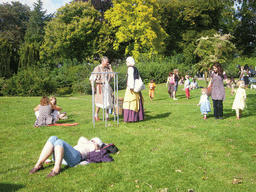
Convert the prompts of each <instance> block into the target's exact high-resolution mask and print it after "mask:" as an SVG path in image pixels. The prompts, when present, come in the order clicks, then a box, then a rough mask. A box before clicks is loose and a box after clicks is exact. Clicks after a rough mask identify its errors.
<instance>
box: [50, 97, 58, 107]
mask: <svg viewBox="0 0 256 192" xmlns="http://www.w3.org/2000/svg"><path fill="white" fill-rule="evenodd" d="M52 100H55V101H54V103H53V105H56V104H57V99H56V97H54V96H51V98H50V101H52Z"/></svg>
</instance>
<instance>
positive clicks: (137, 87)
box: [134, 77, 146, 92]
mask: <svg viewBox="0 0 256 192" xmlns="http://www.w3.org/2000/svg"><path fill="white" fill-rule="evenodd" d="M145 88H146V87H145V85H144V84H143V81H142V79H141V77H139V79H135V86H134V92H140V91H142V90H143V89H145Z"/></svg>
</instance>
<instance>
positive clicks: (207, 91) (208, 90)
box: [206, 83, 212, 97]
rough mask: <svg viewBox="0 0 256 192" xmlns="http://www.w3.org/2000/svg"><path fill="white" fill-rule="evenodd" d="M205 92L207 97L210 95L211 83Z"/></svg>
mask: <svg viewBox="0 0 256 192" xmlns="http://www.w3.org/2000/svg"><path fill="white" fill-rule="evenodd" d="M206 93H207V96H208V97H210V96H211V95H212V83H211V85H210V86H209V87H207V90H206Z"/></svg>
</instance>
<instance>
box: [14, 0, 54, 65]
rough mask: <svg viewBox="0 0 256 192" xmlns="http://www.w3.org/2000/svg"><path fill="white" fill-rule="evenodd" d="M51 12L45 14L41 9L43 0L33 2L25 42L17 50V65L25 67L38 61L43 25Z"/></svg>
mask: <svg viewBox="0 0 256 192" xmlns="http://www.w3.org/2000/svg"><path fill="white" fill-rule="evenodd" d="M51 18H52V14H49V15H47V14H46V10H45V11H43V2H42V1H41V0H37V2H35V3H34V10H33V11H32V12H31V16H30V18H29V23H28V28H27V31H26V34H25V43H24V44H23V45H22V46H21V49H20V51H19V54H20V61H19V66H20V67H23V68H26V67H27V66H34V65H36V64H37V62H39V51H40V50H39V49H40V46H41V44H42V42H43V37H44V34H45V31H44V27H45V26H46V22H47V21H50V20H51Z"/></svg>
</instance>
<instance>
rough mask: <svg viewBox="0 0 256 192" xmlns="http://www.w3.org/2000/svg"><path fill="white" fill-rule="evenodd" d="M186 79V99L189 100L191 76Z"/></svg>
mask: <svg viewBox="0 0 256 192" xmlns="http://www.w3.org/2000/svg"><path fill="white" fill-rule="evenodd" d="M185 79H186V80H185V83H184V89H185V93H186V97H187V99H189V97H190V92H189V88H190V81H189V76H188V75H186V76H185Z"/></svg>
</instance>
